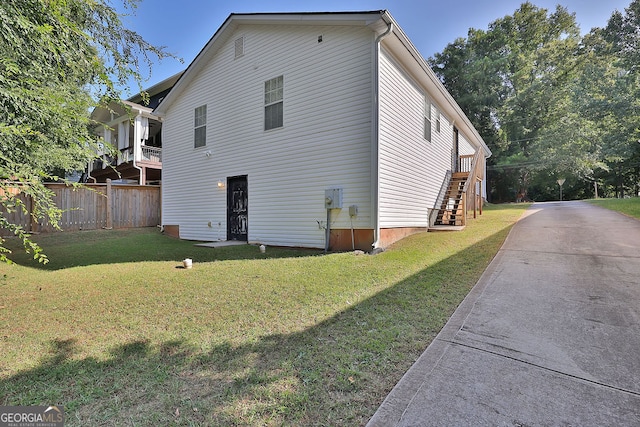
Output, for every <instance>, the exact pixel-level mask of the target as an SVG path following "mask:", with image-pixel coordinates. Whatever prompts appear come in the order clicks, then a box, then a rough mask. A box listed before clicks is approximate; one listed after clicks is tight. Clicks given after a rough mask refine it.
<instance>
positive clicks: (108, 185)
mask: <svg viewBox="0 0 640 427" xmlns="http://www.w3.org/2000/svg"><path fill="white" fill-rule="evenodd" d="M111 199H112V198H111V179H109V178H107V227H106V228H107V229H108V230H111V229H112V228H113V220H112V219H111Z"/></svg>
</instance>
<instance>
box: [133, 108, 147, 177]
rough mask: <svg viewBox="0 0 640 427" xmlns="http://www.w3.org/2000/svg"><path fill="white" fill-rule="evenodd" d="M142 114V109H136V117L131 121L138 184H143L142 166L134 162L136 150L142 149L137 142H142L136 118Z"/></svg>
mask: <svg viewBox="0 0 640 427" xmlns="http://www.w3.org/2000/svg"><path fill="white" fill-rule="evenodd" d="M141 116H142V111H139V110H138V114H137V115H136V118H135V119H134V121H133V167H134V168H135V169H138V184H139V185H144V182H142V168H141V167H140V166H138V164H137V163H136V158H137V157H138V151H141V150H142V147H141V148H140V150H138V144H140V145H141V144H142V142H141V141H140V139H139V138H138V136H139V135H138V130H139V129H140V126H138V121H137V118H138V117H141Z"/></svg>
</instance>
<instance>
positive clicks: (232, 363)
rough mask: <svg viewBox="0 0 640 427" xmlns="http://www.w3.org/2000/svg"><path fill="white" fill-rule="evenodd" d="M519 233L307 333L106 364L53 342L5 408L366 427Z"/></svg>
mask: <svg viewBox="0 0 640 427" xmlns="http://www.w3.org/2000/svg"><path fill="white" fill-rule="evenodd" d="M508 230H509V228H505V229H503V230H502V231H499V232H497V233H496V234H494V235H492V236H490V237H488V238H487V239H485V240H483V241H481V242H479V243H477V244H475V245H474V246H472V247H469V248H467V249H465V250H463V251H461V252H459V253H457V254H456V255H455V256H452V257H450V258H448V259H446V260H443V261H441V262H439V263H437V264H435V265H433V266H430V267H428V268H426V269H424V270H422V271H419V272H418V273H416V274H414V275H412V276H410V277H408V278H406V279H404V280H402V281H401V282H398V283H397V284H395V285H394V286H393V287H391V288H388V289H387V290H385V291H383V292H380V293H378V294H376V295H375V296H373V297H371V298H369V299H367V300H364V301H363V302H361V303H359V304H357V305H354V306H352V307H351V308H349V309H347V310H345V311H343V312H340V313H338V314H336V315H335V316H334V317H332V318H330V319H328V320H326V321H323V322H321V323H319V324H317V325H315V326H314V327H312V328H309V329H306V330H304V331H303V332H299V333H292V334H286V335H268V336H263V337H261V338H259V339H256V340H255V341H247V340H244V341H242V344H239V345H236V344H234V341H231V339H232V338H238V339H239V338H241V337H230V340H229V341H226V342H217V343H203V345H202V346H201V347H195V346H194V345H193V344H187V343H185V342H181V341H170V342H163V343H150V342H147V341H134V342H130V343H125V344H123V345H121V346H119V347H117V348H114V349H113V350H112V351H111V355H110V358H109V359H108V360H105V361H98V360H95V359H92V358H84V359H83V358H78V357H77V355H76V349H75V343H74V341H73V340H67V339H62V340H56V341H53V342H52V343H51V352H50V354H48V355H46V357H44V358H43V359H42V361H41V363H40V365H39V366H38V367H36V368H34V369H32V370H29V371H26V372H22V373H19V374H17V375H14V376H12V377H9V378H5V379H3V380H1V381H0V404H2V405H36V404H38V405H40V404H60V405H62V406H64V407H65V412H66V413H67V423H66V424H65V425H125V424H127V425H274V424H275V425H281V424H285V425H363V424H364V423H366V422H367V420H368V419H369V418H370V417H371V416H372V415H373V413H374V412H375V410H376V409H377V407H378V406H379V405H380V403H381V402H382V400H383V399H384V398H385V396H386V394H387V393H388V392H389V391H390V390H391V388H392V387H393V386H394V385H395V383H396V382H397V381H398V380H399V379H400V378H401V376H402V375H403V374H404V372H406V370H407V369H408V368H409V367H410V366H411V364H412V363H413V362H414V361H415V360H416V358H417V357H418V356H419V355H420V354H421V353H422V351H424V349H425V348H426V347H427V346H428V345H429V343H430V342H431V340H432V339H433V338H434V337H435V335H436V334H437V333H438V331H439V330H440V329H441V328H442V327H443V326H444V324H445V323H446V321H447V320H448V319H449V317H450V316H451V314H452V313H453V311H455V309H456V307H457V306H458V305H459V303H460V302H461V301H462V300H463V299H464V297H465V296H466V295H467V293H468V292H469V290H470V289H471V288H472V287H473V285H474V284H475V283H476V281H477V279H478V277H479V276H480V274H481V273H482V271H483V270H484V268H485V266H486V265H487V264H488V262H489V261H490V259H491V258H492V257H493V254H494V253H495V250H496V248H497V247H499V246H500V244H501V243H502V241H503V240H504V239H505V238H506V235H507V233H508ZM384 255H385V254H382V256H384ZM460 259H464V260H467V262H466V264H467V265H469V266H471V265H473V266H474V267H469V268H462V269H461V268H459V267H460V262H459V260H460ZM442 277H446V278H447V280H446V281H445V282H442V279H441V278H442ZM201 348H207V350H206V351H205V350H201Z"/></svg>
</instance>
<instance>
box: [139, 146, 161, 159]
mask: <svg viewBox="0 0 640 427" xmlns="http://www.w3.org/2000/svg"><path fill="white" fill-rule="evenodd" d="M142 160H144V161H147V162H156V163H161V162H162V148H160V147H150V146H148V145H143V146H142Z"/></svg>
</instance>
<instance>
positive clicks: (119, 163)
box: [91, 145, 162, 185]
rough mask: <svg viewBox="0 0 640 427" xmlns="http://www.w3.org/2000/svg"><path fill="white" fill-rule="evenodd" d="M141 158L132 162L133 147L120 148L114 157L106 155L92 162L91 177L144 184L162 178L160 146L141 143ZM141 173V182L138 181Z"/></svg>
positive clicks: (98, 179)
mask: <svg viewBox="0 0 640 427" xmlns="http://www.w3.org/2000/svg"><path fill="white" fill-rule="evenodd" d="M141 153H142V156H141V159H140V160H139V161H137V162H136V165H137V166H138V167H139V168H141V169H142V171H141V170H140V169H138V168H136V167H135V166H134V164H133V155H134V153H133V147H128V148H124V149H122V150H120V153H119V154H118V156H117V157H116V158H113V157H106V158H105V159H104V160H103V161H96V162H94V164H93V166H94V167H93V170H92V171H91V177H92V178H94V179H95V180H96V182H106V181H107V179H111V180H118V179H128V180H134V181H138V182H139V183H140V184H142V185H144V184H146V183H148V182H153V183H156V182H159V181H161V179H162V148H160V147H150V146H146V145H143V146H142V147H141ZM141 174H142V182H140V179H141Z"/></svg>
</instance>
